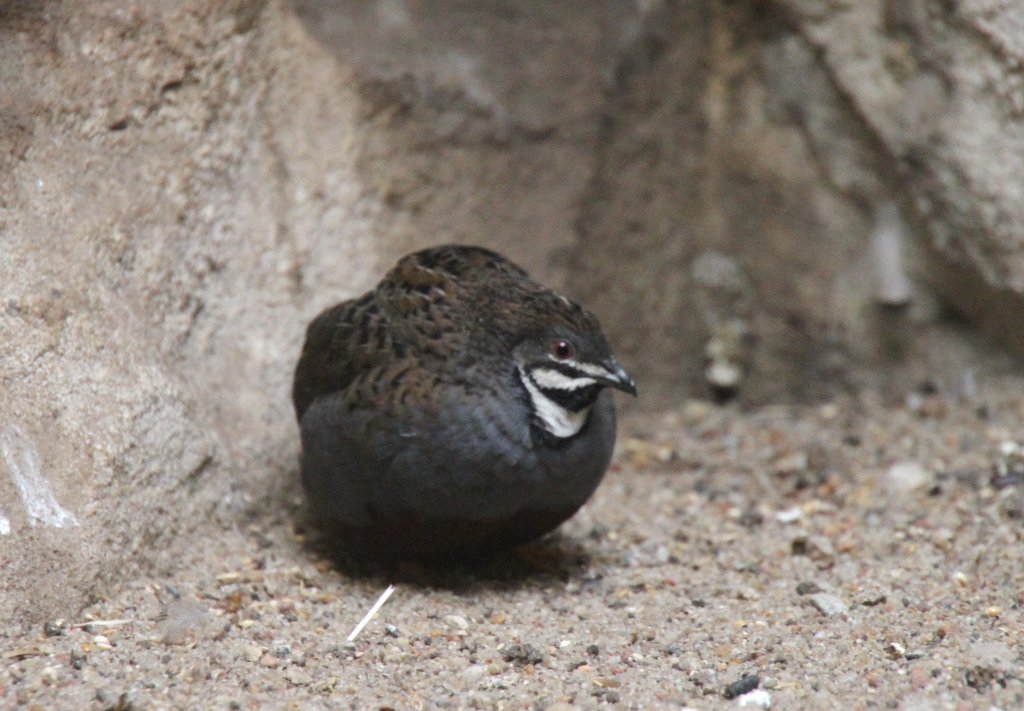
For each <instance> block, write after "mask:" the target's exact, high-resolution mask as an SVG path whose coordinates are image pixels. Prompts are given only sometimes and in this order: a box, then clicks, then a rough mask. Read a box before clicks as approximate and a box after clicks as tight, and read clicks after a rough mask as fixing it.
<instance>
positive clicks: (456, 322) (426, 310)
mask: <svg viewBox="0 0 1024 711" xmlns="http://www.w3.org/2000/svg"><path fill="white" fill-rule="evenodd" d="M609 386H610V387H613V388H617V389H620V390H625V391H627V392H631V393H633V394H635V393H636V390H635V386H634V384H633V381H632V379H631V378H630V377H629V376H628V375H627V374H626V372H625V371H624V370H622V368H621V367H619V365H618V364H617V363H616V362H615V360H614V358H613V357H612V353H611V349H610V347H609V345H608V342H607V340H606V339H605V337H604V335H603V334H602V332H601V328H600V325H599V324H598V322H597V319H596V318H595V317H594V316H593V315H592V314H590V313H589V312H587V311H585V310H584V309H582V308H581V307H579V306H578V305H576V304H574V303H572V302H571V301H569V300H568V299H566V298H565V297H563V296H560V295H559V294H557V293H555V292H554V291H552V290H550V289H547V288H545V287H543V286H541V285H540V284H538V283H536V282H534V281H533V280H531V279H530V278H529V277H528V276H527V274H526V272H524V271H523V270H522V269H520V268H519V267H517V266H515V265H514V264H512V263H511V262H509V261H508V260H506V259H505V258H504V257H502V256H500V255H498V254H496V253H494V252H491V251H489V250H485V249H481V248H478V247H467V246H445V247H436V248H432V249H426V250H422V251H420V252H416V253H414V254H411V255H408V256H406V257H405V258H403V259H402V260H400V261H399V262H398V264H397V265H395V267H394V268H393V269H392V270H391V271H390V272H389V273H388V274H387V275H386V276H385V277H384V279H383V280H382V281H381V282H380V284H378V286H377V287H376V288H375V289H374V290H372V291H370V292H368V293H367V294H365V295H363V296H362V297H360V298H358V299H354V300H351V301H346V302H343V303H340V304H338V305H336V306H334V307H332V308H329V309H327V310H326V311H324V312H323V313H321V314H320V315H319V316H317V317H316V319H314V320H313V322H312V323H311V324H310V325H309V328H308V330H307V332H306V343H305V346H304V347H303V351H302V356H301V357H300V359H299V363H298V367H297V368H296V372H295V382H294V388H293V400H294V403H295V410H296V415H297V417H298V420H299V424H300V429H301V432H302V452H303V453H302V481H303V485H304V486H305V489H306V492H307V494H308V497H309V501H310V505H311V508H312V510H313V513H314V515H315V516H316V517H317V518H318V519H319V520H320V522H321V523H322V524H323V525H324V526H325V527H327V528H330V529H332V530H333V531H334V534H335V541H336V542H337V544H338V545H339V546H340V547H341V548H343V549H347V550H350V551H353V552H355V553H364V554H373V555H379V556H385V557H389V558H406V557H414V558H437V557H467V556H474V555H477V554H480V553H484V552H487V551H489V550H493V549H496V548H501V547H507V546H514V545H517V544H519V543H523V542H526V541H528V540H530V539H533V538H536V537H537V536H540V535H542V534H544V533H546V532H548V531H550V530H552V529H553V528H555V527H556V526H558V524H560V523H561V522H562V521H564V520H565V519H567V518H569V517H570V516H572V514H573V513H575V512H576V510H577V509H579V507H580V506H582V505H583V503H585V502H586V500H587V499H588V498H589V497H590V495H591V494H592V493H593V491H594V489H595V488H596V487H597V485H598V483H599V482H600V481H601V478H602V477H603V476H604V473H605V470H606V469H607V468H608V463H609V460H610V458H611V453H612V447H613V445H614V442H615V407H614V403H613V402H612V397H611V394H610V393H609V392H608V391H607V390H606V389H605V388H606V387H609Z"/></svg>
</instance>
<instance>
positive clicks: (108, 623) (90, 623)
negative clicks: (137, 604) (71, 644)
mask: <svg viewBox="0 0 1024 711" xmlns="http://www.w3.org/2000/svg"><path fill="white" fill-rule="evenodd" d="M134 622H135V620H132V619H128V618H125V619H120V620H86V621H85V622H75V623H74V624H72V625H69V627H117V626H118V625H130V624H133V623H134Z"/></svg>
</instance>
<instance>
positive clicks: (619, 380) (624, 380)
mask: <svg viewBox="0 0 1024 711" xmlns="http://www.w3.org/2000/svg"><path fill="white" fill-rule="evenodd" d="M601 367H602V368H604V369H605V372H606V375H605V376H604V377H599V378H597V381H598V382H599V383H601V384H603V385H607V386H608V387H610V388H615V389H616V390H621V391H622V392H624V393H629V394H630V395H632V396H633V397H636V383H635V382H633V378H631V377H630V376H629V373H627V372H626V371H625V370H624V369H623V368H622V366H621V365H619V364H618V363H616V362H615V359H614V358H609V359H608V360H606V361H605V362H603V363H601Z"/></svg>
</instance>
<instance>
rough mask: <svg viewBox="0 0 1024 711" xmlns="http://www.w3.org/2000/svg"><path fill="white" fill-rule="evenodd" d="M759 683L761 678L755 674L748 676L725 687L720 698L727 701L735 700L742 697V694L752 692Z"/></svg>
mask: <svg viewBox="0 0 1024 711" xmlns="http://www.w3.org/2000/svg"><path fill="white" fill-rule="evenodd" d="M760 683H761V677H759V676H758V675H757V674H748V675H746V676H744V677H742V678H740V679H738V680H737V681H734V682H733V683H731V684H729V686H727V687H725V690H724V691H723V692H722V696H724V697H725V698H727V699H735V698H736V697H737V696H743V695H744V694H746V693H749V692H751V691H753V690H754V689H756V688H757V685H758V684H760Z"/></svg>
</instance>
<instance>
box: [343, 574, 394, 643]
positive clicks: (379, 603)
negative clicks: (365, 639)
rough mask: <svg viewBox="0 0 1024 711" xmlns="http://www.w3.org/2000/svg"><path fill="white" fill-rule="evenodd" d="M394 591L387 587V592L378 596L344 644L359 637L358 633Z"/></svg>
mask: <svg viewBox="0 0 1024 711" xmlns="http://www.w3.org/2000/svg"><path fill="white" fill-rule="evenodd" d="M394 591H395V586H394V585H388V588H387V590H385V591H384V592H382V593H381V594H380V597H378V598H377V602H375V603H373V607H371V608H370V611H369V612H367V613H366V614H365V615H364V616H363V619H361V620H359V624H358V625H356V627H355V629H354V630H352V632H351V633H350V634H349V636H348V639H346V640H345V641H346V642H351V641H352V640H354V639H355V638H356V637H358V636H359V633H360V632H362V631H363V628H364V627H366V625H367V624H368V623H369V622H370V620H372V619H373V616H374V615H376V614H377V613H378V612H379V611H380V608H382V607H384V603H385V602H387V601H388V598H389V597H391V593H393V592H394Z"/></svg>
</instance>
